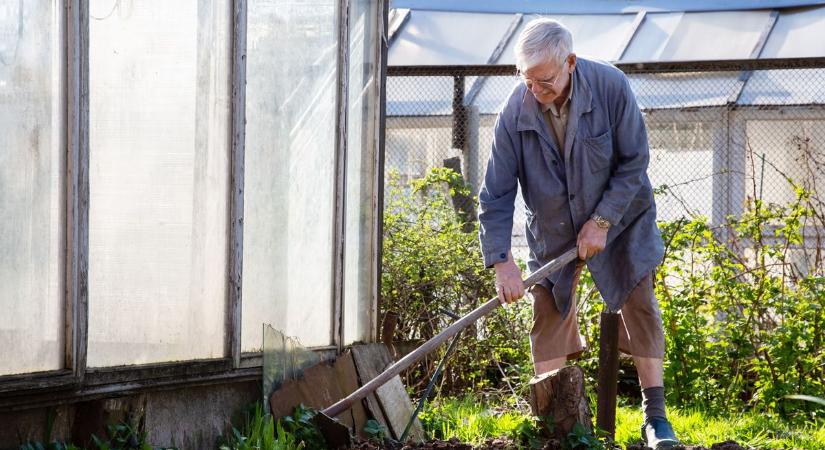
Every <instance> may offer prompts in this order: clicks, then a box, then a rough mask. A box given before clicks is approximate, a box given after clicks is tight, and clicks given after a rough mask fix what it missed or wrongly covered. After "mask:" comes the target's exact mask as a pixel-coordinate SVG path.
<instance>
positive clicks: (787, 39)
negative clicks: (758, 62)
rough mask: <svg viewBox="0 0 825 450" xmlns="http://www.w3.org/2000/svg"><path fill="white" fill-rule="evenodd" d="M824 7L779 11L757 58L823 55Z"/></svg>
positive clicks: (824, 52)
mask: <svg viewBox="0 0 825 450" xmlns="http://www.w3.org/2000/svg"><path fill="white" fill-rule="evenodd" d="M823 29H825V7H819V8H813V9H808V8H806V9H802V10H797V11H782V12H781V13H780V14H779V18H778V19H777V20H776V25H774V27H773V30H771V34H770V36H768V40H767V41H766V42H765V48H764V49H762V53H760V55H759V57H760V58H802V57H809V56H811V57H813V56H822V55H825V39H822V30H823Z"/></svg>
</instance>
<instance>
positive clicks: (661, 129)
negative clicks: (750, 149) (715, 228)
mask: <svg viewBox="0 0 825 450" xmlns="http://www.w3.org/2000/svg"><path fill="white" fill-rule="evenodd" d="M712 128H713V124H711V123H706V122H678V123H677V122H671V123H651V122H648V123H647V133H648V143H649V146H650V163H649V165H648V169H647V174H648V177H650V183H651V184H652V185H653V188H654V189H657V190H658V191H659V194H657V195H656V211H657V218H658V219H659V220H667V221H671V220H676V219H678V218H680V217H690V216H693V215H701V216H704V217H707V218H708V219H710V218H711V217H712V215H713V175H714V174H713V151H714V145H715V144H717V145H718V143H716V142H714V134H713V129H712Z"/></svg>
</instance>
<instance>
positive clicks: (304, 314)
mask: <svg viewBox="0 0 825 450" xmlns="http://www.w3.org/2000/svg"><path fill="white" fill-rule="evenodd" d="M336 5H337V2H336V1H333V0H320V1H312V2H310V1H294V2H273V1H271V0H250V1H249V2H248V18H247V22H248V31H247V45H248V53H247V88H246V118H247V124H246V154H245V175H244V185H245V188H244V245H243V259H244V264H243V271H244V274H243V286H242V287H243V311H242V316H243V323H242V338H241V344H242V348H243V350H244V351H247V352H248V351H260V350H261V342H262V335H261V330H262V327H261V324H262V323H268V324H271V325H272V326H273V327H274V328H275V329H277V330H279V331H280V332H282V333H283V334H285V335H287V336H293V337H297V338H298V340H299V342H300V344H301V345H302V346H304V347H317V346H324V345H329V344H331V343H332V342H333V341H332V314H333V305H332V280H333V278H332V261H333V259H332V258H333V239H332V236H333V224H334V206H335V202H334V197H333V195H334V186H335V158H336V155H335V128H336V120H337V119H336V113H335V99H336V89H337V79H338V77H337V70H336V64H337V63H336V61H337V59H336V56H337V51H338V46H337V31H336V30H337V28H336V26H337V25H336V24H337V20H336Z"/></svg>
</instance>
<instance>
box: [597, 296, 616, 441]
mask: <svg viewBox="0 0 825 450" xmlns="http://www.w3.org/2000/svg"><path fill="white" fill-rule="evenodd" d="M618 347H619V313H616V312H612V311H605V312H603V313H602V316H601V329H600V331H599V386H598V395H597V397H596V426H597V427H599V428H600V429H601V430H604V431H606V432H607V434H608V436H610V439H611V440H612V439H613V437H614V435H615V433H616V391H617V389H618V376H619V348H618Z"/></svg>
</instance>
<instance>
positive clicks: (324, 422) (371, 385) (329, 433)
mask: <svg viewBox="0 0 825 450" xmlns="http://www.w3.org/2000/svg"><path fill="white" fill-rule="evenodd" d="M577 258H578V250H577V249H575V248H572V249H570V250H568V251H566V252H565V253H563V254H562V255H561V256H559V257H557V258H556V259H553V260H552V261H550V262H548V263H547V264H545V265H543V266H542V267H540V268H539V269H538V270H536V271H535V272H533V273H531V274H530V276H529V277H527V279H526V280H524V288H525V290H526V289H529V288H531V287H533V285H535V284H536V283H538V282H539V281H541V280H542V279H544V278H545V277H547V276H548V275H550V274H551V273H553V272H556V271H558V270H559V269H561V268H562V267H564V266H566V265H567V264H569V263H571V262H572V261H574V260H576V259H577ZM500 304H501V303H500V302H499V299H498V297H493V298H491V299H490V300H488V301H487V302H486V303H484V304H482V305H481V306H479V307H478V308H476V309H474V310H473V311H472V312H470V313H469V314H467V315H466V316H464V317H462V318H460V319H458V320H457V321H455V322H454V323H453V324H452V325H450V326H449V327H447V328H445V329H444V330H443V331H441V332H440V333H438V334H437V335H435V336H433V337H432V338H431V339H430V340H428V341H427V342H425V343H423V344H422V345H421V346H420V347H418V348H416V349H415V350H413V351H412V352H410V353H408V354H407V355H406V356H404V357H403V358H401V359H399V360H398V361H397V362H395V363H394V364H393V365H391V366H389V367H387V369H386V370H384V372H382V373H380V374H379V375H378V376H376V377H375V378H373V379H372V380H370V381H369V382H367V383H366V384H364V385H363V386H361V387H360V388H358V389H357V390H355V392H353V393H352V394H350V395H348V396H347V397H345V398H343V399H341V400H339V401H338V402H337V403H335V404H334V405H332V406H330V407H328V408H326V409H324V410H323V411H321V412H319V413H318V414H317V415H316V416H315V424H316V425H317V426H318V428H319V429H320V430H321V433H323V435H324V437H325V438H326V439H327V443H328V444H330V446H331V447H333V448H336V447H339V446H344V445H346V444H347V442H346V440H347V439H348V438H349V435H348V430H347V428H346V426H344V425H343V424H341V423H339V422H336V421H335V420H334V419H332V417H334V416H337V415H338V414H340V413H341V412H343V411H345V410H347V409H349V408H350V407H352V405H353V404H354V403H355V402H357V401H359V400H361V399H363V398H364V397H366V396H367V395H369V394H371V393H372V392H373V391H375V390H376V389H378V388H379V387H381V386H382V385H383V384H384V383H386V382H388V381H390V380H391V379H392V378H393V377H395V376H396V375H398V374H399V373H401V372H402V371H403V370H404V369H406V368H408V367H410V366H411V365H413V364H414V363H415V362H417V361H419V360H420V359H421V358H423V357H424V356H426V355H427V354H429V353H430V352H432V351H433V350H435V349H436V348H438V346H439V345H441V344H443V343H444V342H446V341H447V339H449V338H450V337H452V336H454V335H455V334H456V333H458V332H459V331H461V330H463V329H464V328H467V327H468V326H470V325H472V324H473V323H475V321H476V320H478V319H480V318H481V317H483V316H486V315H487V314H489V313H491V312H492V311H493V310H495V309H496V308H497V307H498V306H499V305H500Z"/></svg>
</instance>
